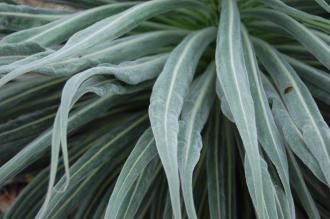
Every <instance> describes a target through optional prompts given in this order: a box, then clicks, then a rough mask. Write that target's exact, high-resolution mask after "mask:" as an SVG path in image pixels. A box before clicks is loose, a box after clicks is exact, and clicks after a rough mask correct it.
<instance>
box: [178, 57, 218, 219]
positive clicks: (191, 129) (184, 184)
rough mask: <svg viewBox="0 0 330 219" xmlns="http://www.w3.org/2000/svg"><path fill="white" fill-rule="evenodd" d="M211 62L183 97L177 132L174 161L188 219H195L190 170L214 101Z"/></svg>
mask: <svg viewBox="0 0 330 219" xmlns="http://www.w3.org/2000/svg"><path fill="white" fill-rule="evenodd" d="M214 79H215V64H214V63H211V64H210V65H209V67H208V68H207V70H206V71H205V73H203V74H202V75H201V76H199V77H198V78H197V79H195V81H194V82H193V83H192V85H191V87H190V89H189V93H188V95H187V97H185V99H184V103H183V108H182V112H181V120H180V128H179V135H178V164H179V172H180V179H181V189H182V194H183V199H184V202H185V205H186V210H187V214H188V217H189V218H196V219H197V214H196V209H195V204H194V198H193V185H192V178H193V171H194V168H195V166H196V164H197V162H198V161H199V158H200V151H201V149H202V146H203V145H202V137H201V131H202V129H203V127H204V124H205V122H206V120H207V118H208V115H209V112H210V108H211V107H212V103H213V100H214V95H215V92H214V87H215V84H214Z"/></svg>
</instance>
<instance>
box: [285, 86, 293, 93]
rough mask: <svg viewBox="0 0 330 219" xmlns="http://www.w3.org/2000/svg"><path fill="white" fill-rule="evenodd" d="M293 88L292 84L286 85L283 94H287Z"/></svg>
mask: <svg viewBox="0 0 330 219" xmlns="http://www.w3.org/2000/svg"><path fill="white" fill-rule="evenodd" d="M292 90H293V87H292V86H288V87H287V88H285V89H284V94H288V93H290V92H291V91H292Z"/></svg>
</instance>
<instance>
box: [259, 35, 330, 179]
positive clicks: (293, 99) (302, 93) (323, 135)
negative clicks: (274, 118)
mask: <svg viewBox="0 0 330 219" xmlns="http://www.w3.org/2000/svg"><path fill="white" fill-rule="evenodd" d="M254 43H255V46H256V51H257V55H258V57H259V58H260V60H261V61H262V63H263V64H264V66H265V67H266V69H267V70H268V72H269V73H270V75H271V77H272V78H273V80H274V82H275V84H276V87H277V88H278V90H279V92H280V94H281V97H282V99H283V100H284V102H285V105H286V106H287V108H288V111H289V113H290V116H291V117H292V119H293V121H294V122H295V124H296V125H297V127H299V129H300V130H301V133H302V137H303V139H304V142H305V143H306V144H307V145H308V148H309V150H310V151H311V152H312V154H313V155H314V156H315V158H316V159H317V160H318V162H319V165H320V167H321V169H322V171H323V174H324V176H325V177H326V180H327V183H328V185H330V155H329V154H330V151H329V150H330V130H329V127H328V126H327V124H326V123H325V121H324V119H323V118H322V115H321V113H320V111H319V110H318V108H317V105H316V103H315V101H314V99H313V97H312V95H311V94H310V92H309V91H308V89H307V87H306V86H305V85H304V83H303V82H302V81H301V79H300V78H299V77H298V75H297V73H296V72H295V70H294V69H293V68H292V67H291V66H290V64H289V63H288V62H287V61H286V60H285V59H283V58H282V57H281V56H280V55H279V53H278V52H277V51H276V50H275V49H274V48H272V47H271V46H270V45H269V44H267V43H265V42H263V41H261V40H259V39H254Z"/></svg>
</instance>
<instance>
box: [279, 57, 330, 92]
mask: <svg viewBox="0 0 330 219" xmlns="http://www.w3.org/2000/svg"><path fill="white" fill-rule="evenodd" d="M283 57H284V58H285V59H287V61H288V62H289V63H290V65H292V67H293V68H294V69H295V70H296V72H297V73H298V74H299V76H300V77H302V78H303V79H305V80H306V81H308V82H309V83H312V84H313V85H315V86H317V87H319V88H321V89H324V90H326V91H327V92H329V93H330V75H329V73H328V72H325V71H322V70H320V69H317V68H315V67H312V66H310V65H307V64H305V63H303V62H302V61H299V60H297V59H294V58H292V57H289V56H286V55H283Z"/></svg>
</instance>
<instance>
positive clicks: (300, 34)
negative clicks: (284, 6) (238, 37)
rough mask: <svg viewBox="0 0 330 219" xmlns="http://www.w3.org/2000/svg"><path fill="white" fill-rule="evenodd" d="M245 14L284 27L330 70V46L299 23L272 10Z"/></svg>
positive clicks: (252, 11)
mask: <svg viewBox="0 0 330 219" xmlns="http://www.w3.org/2000/svg"><path fill="white" fill-rule="evenodd" d="M244 13H246V14H248V15H249V16H253V17H260V18H262V19H267V20H270V21H271V22H273V23H275V24H277V25H278V26H280V27H282V28H283V29H284V30H285V31H287V32H288V33H290V34H291V35H292V36H293V37H295V39H296V40H298V41H299V42H300V43H301V44H303V45H304V47H305V48H306V49H307V50H308V51H310V52H311V53H312V54H313V55H314V56H315V57H316V58H317V59H318V60H319V61H320V62H321V63H322V64H323V65H324V66H325V67H327V68H328V69H330V46H329V45H327V44H326V43H325V42H324V41H323V40H321V39H320V38H319V37H318V36H317V35H316V34H315V33H314V32H312V31H311V30H309V29H308V28H307V27H305V26H304V25H302V24H301V23H299V22H298V21H296V20H294V19H293V18H291V17H290V16H288V15H286V14H284V13H282V12H280V11H275V10H270V9H250V10H248V11H245V12H244Z"/></svg>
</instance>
